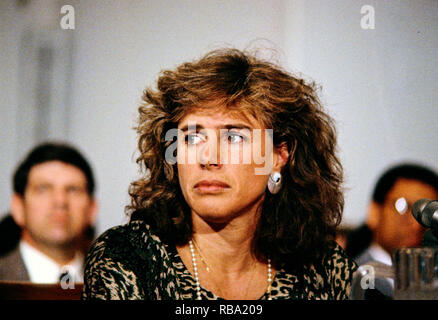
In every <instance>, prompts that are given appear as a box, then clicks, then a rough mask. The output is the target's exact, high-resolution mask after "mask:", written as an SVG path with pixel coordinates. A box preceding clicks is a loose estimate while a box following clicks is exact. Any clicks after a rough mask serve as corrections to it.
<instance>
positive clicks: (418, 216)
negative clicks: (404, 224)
mask: <svg viewBox="0 0 438 320" xmlns="http://www.w3.org/2000/svg"><path fill="white" fill-rule="evenodd" d="M431 201H433V200H430V199H420V200H417V201H415V203H414V204H413V205H412V215H413V216H414V218H415V220H417V221H418V223H419V224H421V225H422V226H423V227H426V228H430V227H431V226H430V225H428V223H427V222H426V221H424V220H423V217H424V215H423V210H424V208H425V207H426V206H427V205H428V204H429V203H430V202H431Z"/></svg>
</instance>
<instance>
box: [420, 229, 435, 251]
mask: <svg viewBox="0 0 438 320" xmlns="http://www.w3.org/2000/svg"><path fill="white" fill-rule="evenodd" d="M423 247H438V230H434V229H429V230H427V231H426V232H425V233H424V236H423Z"/></svg>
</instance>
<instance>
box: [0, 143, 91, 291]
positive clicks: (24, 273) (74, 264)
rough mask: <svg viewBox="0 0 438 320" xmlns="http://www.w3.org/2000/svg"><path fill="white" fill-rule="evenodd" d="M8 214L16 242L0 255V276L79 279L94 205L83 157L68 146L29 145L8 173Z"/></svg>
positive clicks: (42, 280)
mask: <svg viewBox="0 0 438 320" xmlns="http://www.w3.org/2000/svg"><path fill="white" fill-rule="evenodd" d="M13 187H14V193H13V195H12V198H11V213H12V217H13V219H14V221H15V223H16V224H17V225H18V226H19V227H20V229H21V235H20V241H19V243H18V244H17V246H16V247H15V248H14V249H13V250H11V251H9V252H8V253H7V254H6V255H4V256H2V257H1V258H0V280H14V281H31V282H35V283H56V282H59V281H61V280H62V278H63V277H66V275H68V281H73V282H82V281H83V264H84V256H85V254H86V251H87V250H88V247H89V245H90V243H91V240H92V237H93V235H94V234H93V231H94V227H93V226H94V222H95V218H96V213H97V204H96V201H95V199H94V188H95V183H94V178H93V173H92V170H91V167H90V165H89V164H88V162H87V161H86V159H85V158H84V157H83V156H82V155H81V154H80V153H79V152H78V151H77V150H76V149H74V148H73V147H71V146H68V145H65V144H56V143H46V144H42V145H40V146H38V147H36V148H35V149H33V150H32V151H31V152H30V153H29V154H28V156H27V157H26V158H25V159H24V161H23V162H22V163H21V164H20V165H19V166H18V168H17V169H16V171H15V173H14V176H13Z"/></svg>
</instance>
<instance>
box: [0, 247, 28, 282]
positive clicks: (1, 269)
mask: <svg viewBox="0 0 438 320" xmlns="http://www.w3.org/2000/svg"><path fill="white" fill-rule="evenodd" d="M0 280H9V281H29V280H30V278H29V274H28V273H27V270H26V266H25V265H24V262H23V259H22V258H21V254H20V250H19V247H18V246H17V247H16V248H15V249H14V250H12V251H11V252H9V253H7V254H6V255H4V256H2V257H0Z"/></svg>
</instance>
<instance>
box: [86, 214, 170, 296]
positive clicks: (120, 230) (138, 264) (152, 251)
mask: <svg viewBox="0 0 438 320" xmlns="http://www.w3.org/2000/svg"><path fill="white" fill-rule="evenodd" d="M163 252H164V253H163ZM164 256H165V249H164V247H163V244H162V243H161V241H160V239H159V238H158V237H157V236H156V235H154V233H153V232H152V231H151V228H150V227H149V225H147V224H146V223H144V222H140V221H136V222H129V223H127V224H124V225H120V226H116V227H112V228H110V229H108V230H107V231H105V232H104V233H103V234H102V235H100V236H99V237H98V238H97V239H96V241H95V242H94V244H93V246H92V248H91V249H90V251H89V252H88V254H87V259H86V263H85V275H84V292H83V296H82V297H83V298H84V299H144V298H145V297H147V296H148V295H149V294H152V293H153V291H150V290H148V288H150V287H151V285H150V284H151V283H153V282H154V281H155V278H156V277H155V276H156V274H157V273H159V272H156V270H155V269H156V268H158V267H159V266H160V264H157V263H156V262H157V259H159V258H160V257H161V258H162V257H164ZM152 278H153V279H152ZM151 292H152V293H151Z"/></svg>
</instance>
